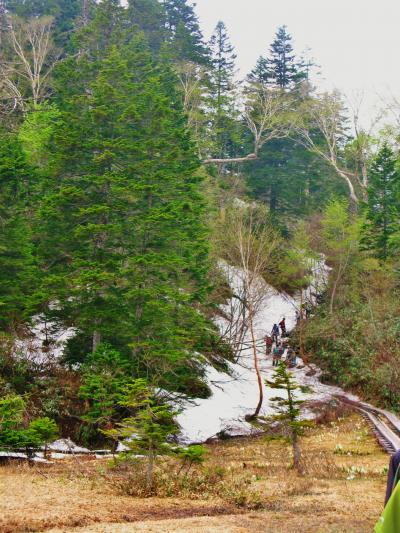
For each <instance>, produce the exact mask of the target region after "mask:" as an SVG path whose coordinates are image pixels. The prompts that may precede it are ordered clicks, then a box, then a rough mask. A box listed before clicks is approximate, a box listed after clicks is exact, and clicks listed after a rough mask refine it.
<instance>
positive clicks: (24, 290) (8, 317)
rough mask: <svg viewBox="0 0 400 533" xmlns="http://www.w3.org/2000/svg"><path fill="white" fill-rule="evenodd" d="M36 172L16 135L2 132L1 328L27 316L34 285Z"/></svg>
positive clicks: (0, 211) (0, 200)
mask: <svg viewBox="0 0 400 533" xmlns="http://www.w3.org/2000/svg"><path fill="white" fill-rule="evenodd" d="M33 181H34V171H33V169H32V168H30V167H29V165H28V164H27V161H26V158H25V156H24V153H23V151H22V148H21V145H20V143H19V142H18V139H17V137H16V136H15V135H14V134H8V133H1V134H0V310H1V312H0V329H3V328H5V329H10V328H12V327H13V326H16V325H17V324H18V323H20V322H21V321H23V318H24V317H25V318H27V315H26V313H27V311H28V309H29V308H30V297H31V295H32V293H33V288H34V286H35V273H36V272H35V269H34V260H33V244H32V240H31V238H32V236H31V229H30V226H29V224H28V213H29V211H28V206H29V202H28V200H29V198H30V194H31V193H32V190H33Z"/></svg>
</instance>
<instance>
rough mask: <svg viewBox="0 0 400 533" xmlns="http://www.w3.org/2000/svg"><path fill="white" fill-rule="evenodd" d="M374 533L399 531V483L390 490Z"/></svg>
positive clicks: (397, 532)
mask: <svg viewBox="0 0 400 533" xmlns="http://www.w3.org/2000/svg"><path fill="white" fill-rule="evenodd" d="M374 531H375V533H399V531H400V483H397V485H396V488H395V489H394V491H393V492H392V495H391V497H390V500H389V501H388V503H387V505H386V507H385V509H384V511H383V513H382V516H381V517H380V519H379V522H378V523H377V524H376V526H375V529H374Z"/></svg>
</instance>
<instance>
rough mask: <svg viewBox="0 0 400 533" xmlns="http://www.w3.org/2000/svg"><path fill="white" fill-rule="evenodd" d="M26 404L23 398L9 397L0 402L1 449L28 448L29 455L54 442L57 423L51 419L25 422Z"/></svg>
mask: <svg viewBox="0 0 400 533" xmlns="http://www.w3.org/2000/svg"><path fill="white" fill-rule="evenodd" d="M25 415H26V402H25V400H24V399H23V398H22V397H21V396H17V395H9V396H6V397H5V398H3V399H1V400H0V447H4V448H6V449H11V450H13V449H18V448H26V450H27V451H28V454H29V455H30V454H32V452H33V450H35V449H38V448H40V447H41V446H42V445H46V444H48V443H49V442H50V441H52V440H54V438H56V436H57V434H58V428H57V425H56V423H55V422H54V421H53V420H50V419H49V418H47V417H46V418H37V419H35V420H32V421H31V422H30V423H29V424H27V423H26V421H25Z"/></svg>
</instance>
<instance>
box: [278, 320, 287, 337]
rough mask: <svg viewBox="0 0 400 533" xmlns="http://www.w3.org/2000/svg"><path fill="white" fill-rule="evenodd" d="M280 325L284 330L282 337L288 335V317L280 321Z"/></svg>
mask: <svg viewBox="0 0 400 533" xmlns="http://www.w3.org/2000/svg"><path fill="white" fill-rule="evenodd" d="M279 326H280V328H281V330H282V337H286V319H285V317H283V318H282V320H281V321H280V322H279Z"/></svg>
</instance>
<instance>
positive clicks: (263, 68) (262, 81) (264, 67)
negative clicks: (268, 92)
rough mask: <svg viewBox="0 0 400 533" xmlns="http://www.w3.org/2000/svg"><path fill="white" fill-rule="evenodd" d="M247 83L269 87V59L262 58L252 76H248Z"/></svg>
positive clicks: (251, 73)
mask: <svg viewBox="0 0 400 533" xmlns="http://www.w3.org/2000/svg"><path fill="white" fill-rule="evenodd" d="M247 81H248V82H249V83H251V84H258V85H261V87H267V86H268V82H269V70H268V59H267V58H265V57H263V56H260V57H259V58H258V59H257V63H256V65H255V67H254V68H253V70H252V71H251V72H250V74H249V75H248V76H247Z"/></svg>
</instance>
